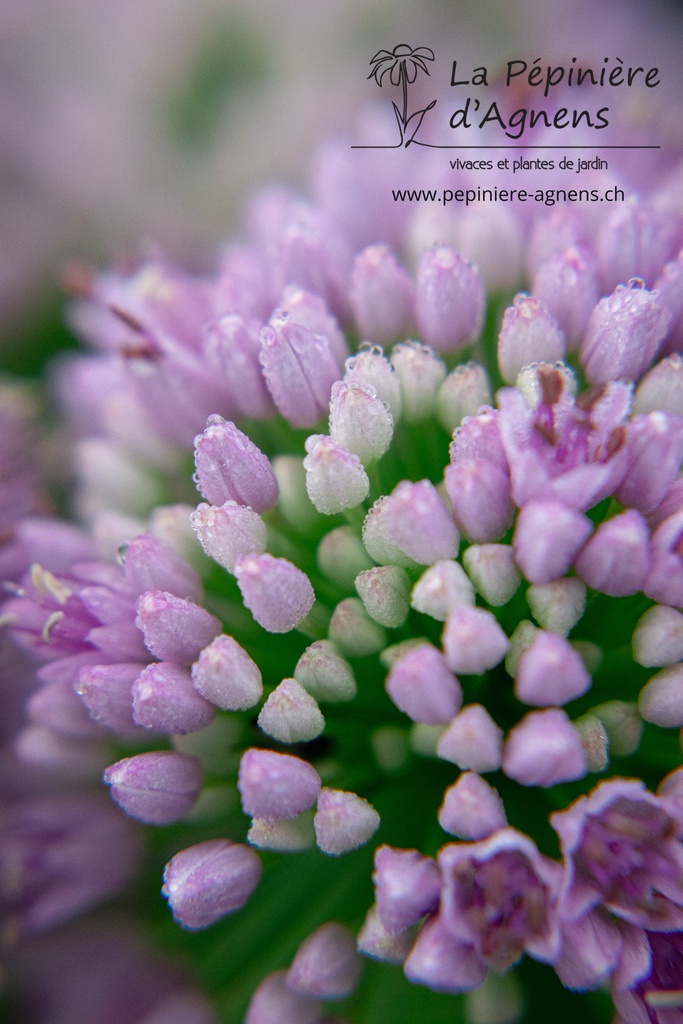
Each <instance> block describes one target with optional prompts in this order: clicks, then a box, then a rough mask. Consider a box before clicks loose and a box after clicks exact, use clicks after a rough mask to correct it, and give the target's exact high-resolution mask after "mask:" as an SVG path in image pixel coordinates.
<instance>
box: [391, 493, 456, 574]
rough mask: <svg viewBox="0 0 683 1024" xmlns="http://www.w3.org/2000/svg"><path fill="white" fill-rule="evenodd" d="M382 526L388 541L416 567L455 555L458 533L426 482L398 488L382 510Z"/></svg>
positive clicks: (442, 504) (441, 503)
mask: <svg viewBox="0 0 683 1024" xmlns="http://www.w3.org/2000/svg"><path fill="white" fill-rule="evenodd" d="M382 522H383V526H384V529H385V530H386V533H387V535H388V537H389V539H390V541H392V542H393V543H394V544H395V545H396V547H397V548H399V550H400V551H402V552H403V554H405V555H407V556H408V557H409V558H411V559H412V560H413V561H415V562H417V563H418V564H419V565H432V564H433V563H434V562H437V561H440V560H442V559H448V558H454V557H455V555H456V554H457V551H458V547H459V545H460V537H459V536H458V531H457V530H456V528H455V526H454V525H453V520H452V519H451V517H450V515H449V514H448V511H447V509H446V506H445V505H444V503H443V501H442V500H441V498H440V497H439V494H438V492H437V490H436V488H435V487H434V484H432V483H430V482H429V480H421V481H420V482H419V483H411V482H410V481H409V480H403V481H402V482H401V483H400V484H398V485H397V486H396V487H395V488H394V490H393V491H392V492H391V494H390V495H389V497H388V498H387V499H386V502H385V504H384V506H383V510H382Z"/></svg>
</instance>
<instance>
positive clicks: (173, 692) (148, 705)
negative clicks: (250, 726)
mask: <svg viewBox="0 0 683 1024" xmlns="http://www.w3.org/2000/svg"><path fill="white" fill-rule="evenodd" d="M132 694H133V718H134V719H135V721H136V722H137V723H138V725H144V726H145V727H146V728H148V729H158V730H159V731H161V732H171V733H186V732H197V730H199V729H203V728H204V726H206V725H208V724H209V722H210V721H211V720H212V719H213V717H214V714H215V712H214V708H213V705H211V704H209V702H208V701H206V700H204V698H203V697H200V695H199V694H198V693H197V691H196V690H195V688H194V686H193V685H192V677H191V676H190V673H189V672H188V671H187V670H186V669H184V668H181V667H180V665H174V664H173V663H171V662H168V661H161V662H153V663H152V664H151V665H148V666H147V668H145V669H144V670H143V671H142V672H141V673H140V675H139V677H138V679H137V680H136V682H135V683H134V685H133V689H132Z"/></svg>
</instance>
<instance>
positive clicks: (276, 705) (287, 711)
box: [258, 679, 325, 743]
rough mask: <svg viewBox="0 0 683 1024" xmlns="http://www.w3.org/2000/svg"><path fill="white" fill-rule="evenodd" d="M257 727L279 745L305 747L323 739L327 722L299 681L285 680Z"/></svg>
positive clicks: (264, 711)
mask: <svg viewBox="0 0 683 1024" xmlns="http://www.w3.org/2000/svg"><path fill="white" fill-rule="evenodd" d="M258 724H259V726H260V727H261V729H263V731H264V732H265V733H267V735H268V736H272V737H273V738H274V739H276V740H279V741H280V743H306V742H307V741H308V740H314V739H315V738H316V736H319V735H320V733H321V732H322V731H323V729H324V728H325V719H324V718H323V716H322V714H321V712H320V708H319V707H318V704H317V702H316V701H315V700H314V698H313V697H311V695H310V694H309V693H307V692H306V690H304V688H303V686H302V685H301V684H300V683H298V682H297V681H296V679H283V680H282V682H281V683H280V685H279V686H277V687H276V688H275V689H274V690H273V692H272V693H271V695H270V697H269V698H268V700H267V701H266V703H265V704H264V705H263V707H262V708H261V713H260V714H259V716H258Z"/></svg>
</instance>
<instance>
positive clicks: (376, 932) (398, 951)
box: [358, 907, 415, 964]
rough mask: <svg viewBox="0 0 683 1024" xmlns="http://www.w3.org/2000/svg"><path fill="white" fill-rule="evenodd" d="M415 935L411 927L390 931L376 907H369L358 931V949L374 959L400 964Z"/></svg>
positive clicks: (406, 954)
mask: <svg viewBox="0 0 683 1024" xmlns="http://www.w3.org/2000/svg"><path fill="white" fill-rule="evenodd" d="M414 938H415V936H414V935H413V931H412V929H405V930H404V931H401V932H390V931H389V930H388V929H387V928H385V927H384V925H383V924H382V919H381V917H380V916H379V913H378V911H377V908H376V907H370V909H369V910H368V912H367V914H366V915H365V921H364V922H363V927H362V928H361V930H360V931H359V933H358V950H359V952H360V953H364V954H365V955H366V956H371V957H373V959H375V960H381V961H383V962H384V963H388V964H402V963H403V961H404V960H405V958H406V957H407V956H408V953H409V952H410V947H411V946H412V944H413V940H414Z"/></svg>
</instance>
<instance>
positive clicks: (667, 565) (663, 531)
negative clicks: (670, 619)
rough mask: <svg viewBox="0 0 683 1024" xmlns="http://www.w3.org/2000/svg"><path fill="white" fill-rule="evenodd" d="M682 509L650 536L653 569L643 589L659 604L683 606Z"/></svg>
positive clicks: (662, 523)
mask: <svg viewBox="0 0 683 1024" xmlns="http://www.w3.org/2000/svg"><path fill="white" fill-rule="evenodd" d="M682 541H683V510H681V511H680V512H676V513H674V515H672V516H669V518H668V519H665V520H664V521H663V522H661V523H660V524H659V526H658V527H657V529H656V530H655V531H654V533H653V534H652V537H651V538H650V556H651V559H652V561H651V568H650V573H649V575H648V578H647V580H646V581H645V586H644V587H643V590H644V591H645V593H646V594H647V596H648V597H651V598H652V599H653V600H654V601H659V603H660V604H669V605H675V606H676V607H677V608H683V556H682V555H681V551H682V550H683V546H682Z"/></svg>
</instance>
